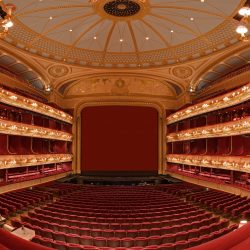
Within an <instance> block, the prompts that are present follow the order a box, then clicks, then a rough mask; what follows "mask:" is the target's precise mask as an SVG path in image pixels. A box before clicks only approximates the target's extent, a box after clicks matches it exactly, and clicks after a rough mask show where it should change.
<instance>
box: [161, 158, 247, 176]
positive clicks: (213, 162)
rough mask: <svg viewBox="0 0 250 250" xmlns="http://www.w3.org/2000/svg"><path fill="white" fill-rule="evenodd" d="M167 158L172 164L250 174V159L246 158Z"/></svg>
mask: <svg viewBox="0 0 250 250" xmlns="http://www.w3.org/2000/svg"><path fill="white" fill-rule="evenodd" d="M166 158H167V161H168V162H172V163H178V164H185V165H192V166H199V167H208V168H217V169H226V170H234V171H242V172H249V173H250V157H246V156H245V157H244V156H216V155H180V154H169V155H167V157H166Z"/></svg>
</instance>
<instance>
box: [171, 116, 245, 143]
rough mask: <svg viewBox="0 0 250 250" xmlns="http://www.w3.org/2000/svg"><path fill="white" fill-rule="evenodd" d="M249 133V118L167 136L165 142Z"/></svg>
mask: <svg viewBox="0 0 250 250" xmlns="http://www.w3.org/2000/svg"><path fill="white" fill-rule="evenodd" d="M249 133H250V117H246V118H243V119H241V120H237V121H231V122H225V123H219V124H215V125H210V126H204V127H199V128H194V129H188V130H184V131H181V132H178V133H171V134H169V135H167V142H174V141H186V140H194V139H201V138H212V137H225V136H234V135H244V134H249Z"/></svg>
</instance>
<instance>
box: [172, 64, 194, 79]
mask: <svg viewBox="0 0 250 250" xmlns="http://www.w3.org/2000/svg"><path fill="white" fill-rule="evenodd" d="M172 73H173V75H174V76H176V77H178V78H181V79H186V78H188V77H190V76H191V75H192V74H193V69H192V68H190V67H188V66H177V67H174V68H173V70H172Z"/></svg>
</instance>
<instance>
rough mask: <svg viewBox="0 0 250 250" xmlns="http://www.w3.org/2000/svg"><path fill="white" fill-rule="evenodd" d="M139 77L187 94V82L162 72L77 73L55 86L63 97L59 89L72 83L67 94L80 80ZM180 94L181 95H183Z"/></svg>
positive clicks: (57, 82)
mask: <svg viewBox="0 0 250 250" xmlns="http://www.w3.org/2000/svg"><path fill="white" fill-rule="evenodd" d="M119 76H120V77H122V76H123V77H138V78H148V79H152V80H159V81H160V82H161V83H163V84H165V85H166V86H168V87H169V88H170V89H172V90H173V91H174V92H175V90H174V89H173V87H172V86H171V85H170V84H168V82H169V83H171V84H173V85H176V86H178V87H179V88H180V89H181V94H183V93H185V91H186V87H185V82H184V81H181V80H180V79H179V78H176V77H174V76H172V75H171V78H170V77H169V76H168V75H164V74H162V73H160V72H144V73H137V72H124V73H123V72H109V73H104V72H96V73H91V74H84V73H76V74H70V75H68V76H67V77H64V78H63V79H60V80H58V81H56V82H54V84H55V86H54V87H55V90H56V91H57V93H58V94H60V95H61V93H60V92H59V89H60V88H61V87H62V86H63V85H64V84H67V82H69V81H72V83H71V84H70V86H68V87H66V89H65V91H64V93H66V92H67V90H68V89H69V88H71V85H72V84H76V82H78V81H79V80H85V79H90V78H94V77H95V78H98V77H119ZM181 94H180V95H181Z"/></svg>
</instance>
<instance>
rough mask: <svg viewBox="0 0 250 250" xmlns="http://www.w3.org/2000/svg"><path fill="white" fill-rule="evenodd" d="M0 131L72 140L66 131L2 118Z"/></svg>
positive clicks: (2, 132)
mask: <svg viewBox="0 0 250 250" xmlns="http://www.w3.org/2000/svg"><path fill="white" fill-rule="evenodd" d="M0 133H1V134H9V135H20V136H30V137H36V138H45V139H54V140H60V141H72V135H71V134H69V133H66V132H62V131H58V130H54V129H49V128H43V127H39V126H33V125H27V124H23V123H18V122H12V121H6V120H4V119H0Z"/></svg>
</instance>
